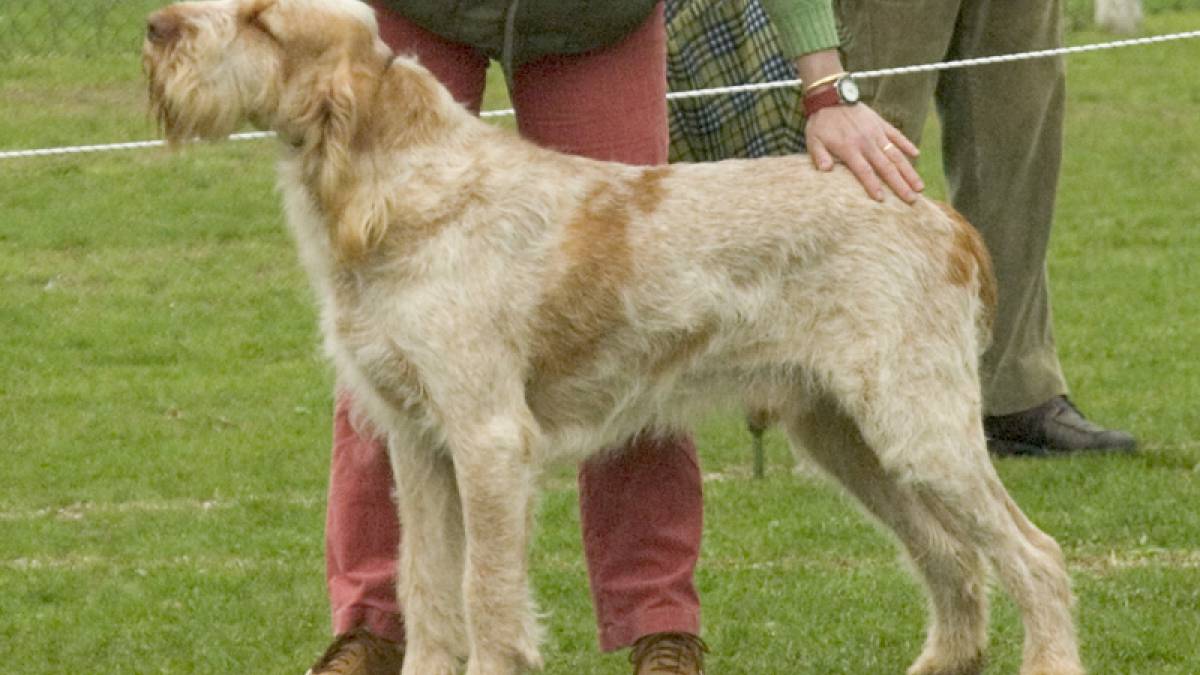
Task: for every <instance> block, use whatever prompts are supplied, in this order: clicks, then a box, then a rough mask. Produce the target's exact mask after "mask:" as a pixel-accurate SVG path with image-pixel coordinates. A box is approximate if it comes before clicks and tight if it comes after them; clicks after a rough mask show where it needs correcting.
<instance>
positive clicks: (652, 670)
mask: <svg viewBox="0 0 1200 675" xmlns="http://www.w3.org/2000/svg"><path fill="white" fill-rule="evenodd" d="M707 651H708V645H706V644H704V640H701V639H700V638H698V637H696V636H695V635H691V634H690V633H654V634H653V635H647V636H645V637H643V638H641V639H639V640H638V641H637V642H635V643H633V651H631V652H630V653H629V662H630V663H632V664H633V673H634V675H668V673H670V674H671V675H704V654H705V653H706V652H707Z"/></svg>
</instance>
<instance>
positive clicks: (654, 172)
mask: <svg viewBox="0 0 1200 675" xmlns="http://www.w3.org/2000/svg"><path fill="white" fill-rule="evenodd" d="M669 175H671V167H669V166H652V167H648V168H647V169H645V170H644V171H642V173H641V174H640V175H639V176H638V178H637V179H636V180H634V181H631V182H630V183H629V193H630V196H631V197H632V198H633V204H634V206H636V207H637V208H638V210H639V211H641V212H642V213H653V212H654V210H655V209H657V208H658V205H659V204H661V203H662V200H663V196H664V195H665V194H666V189H665V188H663V185H662V181H663V178H666V177H667V176H669Z"/></svg>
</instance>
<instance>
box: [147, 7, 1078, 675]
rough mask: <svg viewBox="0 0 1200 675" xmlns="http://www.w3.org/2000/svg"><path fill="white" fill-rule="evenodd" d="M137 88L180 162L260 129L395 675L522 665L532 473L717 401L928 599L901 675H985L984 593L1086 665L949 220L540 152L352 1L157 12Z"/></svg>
mask: <svg viewBox="0 0 1200 675" xmlns="http://www.w3.org/2000/svg"><path fill="white" fill-rule="evenodd" d="M144 63H145V68H146V73H147V76H148V79H149V89H150V97H151V105H152V109H153V110H154V112H155V114H156V115H157V117H158V119H159V120H160V121H161V123H162V126H163V128H164V130H165V132H166V133H167V136H168V138H169V139H171V140H173V141H178V140H185V139H188V138H191V137H193V136H200V137H205V138H218V137H223V136H225V135H227V134H229V133H230V132H231V131H233V130H234V129H235V127H236V126H237V125H239V124H242V123H244V122H245V121H249V122H251V123H253V124H255V125H257V126H259V127H262V128H266V129H271V130H273V131H275V132H276V133H277V134H278V137H279V140H280V141H281V146H282V153H283V158H282V161H281V164H280V173H281V178H280V185H281V189H282V192H283V195H284V201H285V204H286V211H287V217H288V222H289V225H290V227H291V229H292V231H293V233H294V236H295V238H296V241H297V243H298V246H299V250H300V257H301V258H302V260H303V263H304V266H305V267H306V268H307V270H308V272H309V274H310V275H311V278H312V282H313V285H314V286H315V288H316V291H317V294H318V295H319V299H320V303H321V307H322V327H323V330H324V334H325V339H326V344H327V349H328V352H329V354H330V355H331V357H332V359H333V361H334V363H335V365H336V369H337V375H338V378H339V381H340V383H341V384H342V385H343V386H345V387H347V388H348V389H349V390H351V391H352V392H353V395H354V398H355V400H356V401H357V403H358V405H359V407H360V412H361V413H362V414H363V415H365V416H366V417H367V418H368V419H369V421H370V423H371V424H372V425H373V426H374V427H375V428H376V429H379V430H381V432H383V433H386V436H387V440H388V443H389V447H390V452H391V459H392V463H393V467H394V470H395V477H396V483H397V488H398V501H399V509H400V518H401V520H402V522H403V523H404V525H405V528H406V529H405V542H406V544H407V545H406V546H405V547H404V552H403V554H402V556H401V561H400V569H399V578H400V580H401V581H400V587H399V593H400V598H401V601H402V605H403V607H404V608H405V612H406V622H407V628H408V652H407V658H406V662H405V664H404V670H403V672H404V675H447V674H450V673H457V672H459V671H460V670H461V669H462V668H463V667H464V661H465V669H466V672H467V673H470V674H472V675H484V674H488V675H497V674H499V675H507V674H510V673H516V672H520V671H522V670H524V669H526V668H536V667H538V666H539V665H540V663H541V657H540V655H539V651H538V642H539V628H538V624H537V619H536V611H535V608H534V604H533V602H532V601H531V596H530V591H529V587H528V586H529V584H528V573H527V562H526V555H527V551H526V549H527V547H528V545H529V539H530V532H531V527H532V524H533V518H532V507H533V501H534V492H535V479H536V477H537V474H538V472H539V468H540V467H542V466H543V465H544V464H545V463H546V462H548V461H550V460H555V459H568V460H578V459H581V458H583V457H586V456H588V455H589V454H592V453H594V452H595V451H596V450H597V449H598V448H605V447H611V446H614V445H616V444H618V443H619V442H621V441H623V440H625V439H627V438H629V437H630V436H631V435H633V434H636V433H638V432H639V431H641V430H644V429H648V428H671V429H677V428H681V427H684V426H686V425H688V424H689V420H692V419H694V416H695V415H696V414H698V413H700V412H702V411H704V410H708V409H710V408H711V407H712V406H714V405H728V404H732V405H749V406H752V407H754V408H769V409H771V410H772V411H774V412H775V413H776V417H777V418H778V419H779V420H780V423H781V424H782V425H783V427H784V428H785V429H786V430H787V433H788V434H789V436H790V437H791V438H792V439H793V440H794V441H795V445H796V447H803V448H804V449H805V451H807V452H809V453H811V454H812V455H813V456H814V457H815V459H816V461H817V462H818V463H819V464H821V465H822V466H823V467H824V468H825V469H826V470H827V471H828V472H829V473H830V474H831V475H832V476H834V477H835V478H836V479H837V480H839V481H840V482H841V483H842V484H843V485H844V486H845V488H846V489H847V490H848V491H849V492H850V493H851V494H852V495H854V496H855V497H856V498H857V499H858V500H860V501H861V502H862V504H863V506H864V507H865V508H866V510H867V511H869V512H870V513H871V514H873V515H874V516H875V517H876V518H877V519H878V520H879V521H881V522H882V523H883V524H884V525H886V526H887V527H888V528H890V529H891V530H892V531H893V532H894V533H895V534H896V536H897V537H898V538H899V540H900V542H901V543H902V544H903V546H904V548H905V550H906V552H907V554H908V556H909V557H910V558H911V559H912V562H913V564H914V567H915V569H916V570H917V572H918V573H919V575H920V576H921V578H922V579H923V581H924V583H925V586H926V587H927V588H928V592H929V596H930V599H931V602H930V609H931V617H932V618H931V622H930V627H929V631H928V637H927V640H926V642H925V646H924V650H923V652H922V653H921V654H920V656H919V657H918V658H917V660H916V662H915V664H914V665H913V666H912V667H911V669H910V671H909V672H910V673H922V674H932V673H941V674H951V673H954V674H960V675H961V674H966V673H978V672H980V671H981V669H982V668H983V661H984V649H985V643H986V641H987V616H988V607H987V584H988V580H987V577H988V573H989V571H992V572H994V574H995V575H996V577H997V578H998V579H999V581H1000V582H1001V583H1002V585H1003V586H1004V588H1005V589H1006V590H1007V591H1008V592H1009V593H1010V594H1011V595H1012V597H1013V598H1014V599H1015V601H1016V604H1017V606H1018V607H1019V609H1020V612H1021V617H1022V619H1023V621H1024V626H1025V647H1024V663H1023V666H1022V670H1021V672H1022V673H1024V674H1025V675H1034V674H1042V675H1049V674H1052V673H1053V674H1056V675H1074V674H1077V673H1081V672H1082V670H1083V669H1082V667H1081V664H1080V660H1079V655H1078V648H1077V645H1076V637H1075V630H1074V627H1073V622H1072V616H1071V603H1072V598H1071V591H1070V587H1069V586H1070V584H1069V578H1068V574H1067V571H1066V569H1065V566H1064V564H1063V559H1062V554H1061V552H1060V550H1059V547H1058V545H1057V544H1056V543H1055V542H1054V540H1053V539H1051V538H1050V537H1049V536H1047V535H1045V534H1043V533H1042V532H1041V531H1040V530H1038V529H1037V528H1036V527H1035V526H1034V525H1033V524H1032V523H1030V521H1029V520H1027V519H1026V518H1025V516H1024V515H1023V514H1022V513H1021V511H1020V510H1019V509H1018V508H1017V506H1016V505H1015V504H1014V503H1013V501H1012V500H1011V499H1010V498H1009V496H1008V494H1007V492H1006V491H1005V489H1004V487H1003V486H1002V485H1001V483H1000V480H999V479H998V478H997V475H996V473H995V471H994V470H993V467H992V465H991V463H990V461H989V458H988V455H987V449H986V447H985V441H984V435H983V430H982V425H981V417H980V415H981V412H980V393H979V381H978V376H977V373H976V364H977V360H978V355H979V353H980V351H981V349H982V348H983V345H984V343H985V342H986V340H987V333H988V324H989V320H990V312H991V309H992V304H993V303H994V299H995V298H994V293H995V290H994V282H993V280H992V277H991V272H990V268H989V262H988V258H987V254H986V253H985V251H984V249H983V247H982V245H981V243H980V240H979V238H978V236H977V234H976V233H975V231H974V230H973V229H972V228H971V227H970V226H969V225H968V224H967V223H965V222H964V221H963V220H962V219H961V218H959V217H957V216H956V215H955V214H954V213H953V212H951V211H949V210H948V209H945V208H942V207H939V206H938V205H936V204H934V203H932V202H929V201H925V200H921V201H919V202H918V203H917V204H916V205H913V206H909V205H906V204H904V203H902V202H901V201H900V200H898V199H895V198H888V199H887V200H886V201H884V202H882V203H877V202H874V201H872V200H870V199H868V198H867V197H866V196H865V194H864V193H863V190H862V188H861V187H860V186H859V185H858V183H857V182H856V181H855V180H854V178H853V177H852V176H851V175H850V173H849V172H847V171H841V170H839V171H835V172H832V173H821V172H818V171H815V170H814V169H813V168H812V167H811V165H810V162H809V160H808V159H806V158H784V159H769V160H752V161H727V162H719V163H713V164H701V165H675V166H668V167H654V168H645V167H633V166H625V165H620V164H612V163H603V162H596V161H590V160H586V159H580V158H576V157H570V156H565V155H562V154H558V153H555V152H552V151H549V150H545V149H542V148H538V147H535V146H534V145H532V144H530V143H528V142H525V141H523V140H520V139H519V138H517V137H516V136H514V135H513V134H511V133H509V132H506V131H503V130H500V129H497V128H495V127H492V126H489V125H487V124H485V123H483V122H480V121H478V120H477V119H476V118H474V117H473V116H472V115H471V114H469V113H468V112H467V111H466V110H465V109H464V108H462V107H461V106H459V105H457V104H456V103H455V102H454V101H453V100H452V98H451V97H450V95H449V93H448V92H447V91H446V90H445V89H443V88H442V87H441V86H440V85H439V84H438V82H437V81H436V80H435V79H434V78H433V77H432V76H431V75H430V74H429V73H428V72H427V71H426V70H425V69H424V68H422V67H421V66H420V65H419V64H418V63H416V62H415V61H414V60H412V59H410V58H406V57H396V56H394V55H393V54H392V53H391V52H390V51H389V50H388V48H387V47H386V46H385V45H384V44H383V43H382V42H381V41H380V39H379V37H378V33H377V28H376V24H375V19H374V16H373V14H372V12H371V10H370V8H369V7H368V6H366V5H364V4H361V3H359V2H355V1H354V0H216V1H210V2H185V3H180V4H176V5H172V6H170V7H167V8H165V9H163V10H161V11H159V12H157V13H155V14H154V15H152V16H151V17H150V19H149V25H148V30H147V38H146V42H145V47H144ZM797 517H799V514H797Z"/></svg>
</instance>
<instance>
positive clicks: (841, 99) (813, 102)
mask: <svg viewBox="0 0 1200 675" xmlns="http://www.w3.org/2000/svg"><path fill="white" fill-rule="evenodd" d="M858 99H859V91H858V83H857V82H855V81H854V78H853V77H851V76H850V75H849V74H848V73H841V74H839V75H836V76H834V77H833V79H830V78H823V79H820V80H817V81H816V82H814V83H813V84H812V85H811V86H809V87H808V88H807V89H805V90H804V116H805V117H812V116H813V113H815V112H817V111H818V110H821V109H822V108H828V107H831V106H835V105H854V104H855V103H858Z"/></svg>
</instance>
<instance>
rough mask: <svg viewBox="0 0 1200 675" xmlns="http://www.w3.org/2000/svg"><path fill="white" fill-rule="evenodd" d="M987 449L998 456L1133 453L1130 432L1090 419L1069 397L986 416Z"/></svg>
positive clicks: (984, 423) (1133, 442)
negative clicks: (1090, 420) (1083, 452)
mask: <svg viewBox="0 0 1200 675" xmlns="http://www.w3.org/2000/svg"><path fill="white" fill-rule="evenodd" d="M983 429H984V432H985V433H986V434H987V439H988V450H989V451H990V452H991V453H992V454H994V455H998V456H1024V457H1045V456H1047V455H1051V454H1066V453H1070V452H1081V451H1093V452H1133V451H1134V450H1136V449H1137V440H1136V439H1135V438H1134V437H1133V436H1132V435H1131V434H1129V433H1127V432H1124V431H1118V430H1115V429H1105V428H1104V427H1101V426H1099V425H1097V424H1095V423H1093V422H1089V421H1088V420H1087V418H1085V417H1084V416H1083V413H1081V412H1079V409H1078V408H1076V407H1075V405H1074V404H1072V403H1071V401H1070V400H1069V399H1068V398H1067V397H1066V396H1055V397H1054V398H1052V399H1050V400H1049V401H1046V402H1045V403H1043V404H1041V405H1039V406H1037V407H1036V408H1030V409H1029V410H1024V411H1021V412H1018V413H1013V414H1011V415H997V416H995V417H985V418H983Z"/></svg>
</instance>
